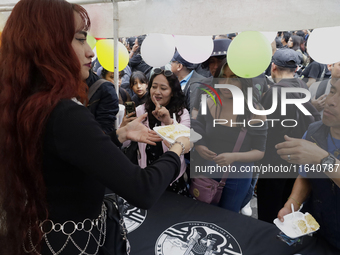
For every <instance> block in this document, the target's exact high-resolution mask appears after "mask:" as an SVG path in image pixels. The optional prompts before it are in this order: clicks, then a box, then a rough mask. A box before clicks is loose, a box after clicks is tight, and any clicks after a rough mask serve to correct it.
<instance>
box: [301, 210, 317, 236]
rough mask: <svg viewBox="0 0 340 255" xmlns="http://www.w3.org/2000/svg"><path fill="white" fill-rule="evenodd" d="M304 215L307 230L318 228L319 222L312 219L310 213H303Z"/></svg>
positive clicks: (311, 230)
mask: <svg viewBox="0 0 340 255" xmlns="http://www.w3.org/2000/svg"><path fill="white" fill-rule="evenodd" d="M304 217H305V220H306V222H307V225H308V228H309V232H313V231H316V230H318V229H319V228H320V225H319V223H317V221H316V220H315V219H314V217H313V216H312V215H310V214H309V213H305V216H304Z"/></svg>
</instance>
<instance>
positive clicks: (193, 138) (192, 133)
mask: <svg viewBox="0 0 340 255" xmlns="http://www.w3.org/2000/svg"><path fill="white" fill-rule="evenodd" d="M201 139H202V136H201V135H200V134H199V133H197V132H195V130H193V129H192V128H191V129H190V142H192V143H196V142H197V141H199V140H201Z"/></svg>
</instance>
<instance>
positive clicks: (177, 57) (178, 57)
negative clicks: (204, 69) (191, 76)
mask: <svg viewBox="0 0 340 255" xmlns="http://www.w3.org/2000/svg"><path fill="white" fill-rule="evenodd" d="M171 61H177V62H178V63H180V64H182V65H184V66H185V67H186V68H188V69H194V68H195V65H194V64H193V63H190V62H188V61H186V60H185V59H184V58H182V56H181V55H180V54H179V53H178V51H176V52H175V54H174V56H173V57H172V59H171Z"/></svg>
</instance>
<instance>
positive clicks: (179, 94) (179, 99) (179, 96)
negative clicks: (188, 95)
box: [145, 73, 186, 129]
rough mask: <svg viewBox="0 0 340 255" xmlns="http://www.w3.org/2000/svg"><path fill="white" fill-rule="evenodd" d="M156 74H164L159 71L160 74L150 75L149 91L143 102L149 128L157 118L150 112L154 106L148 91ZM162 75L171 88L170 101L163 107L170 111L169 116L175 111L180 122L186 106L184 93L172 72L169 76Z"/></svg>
mask: <svg viewBox="0 0 340 255" xmlns="http://www.w3.org/2000/svg"><path fill="white" fill-rule="evenodd" d="M158 75H164V74H163V73H161V74H155V73H154V74H153V75H152V76H151V78H150V81H149V84H148V91H149V93H148V95H147V99H146V102H145V112H147V113H148V119H149V127H150V128H151V129H152V128H153V127H154V126H155V124H156V123H157V122H158V120H157V119H156V118H155V116H154V115H153V114H152V111H153V110H155V108H156V106H155V104H154V103H153V102H152V100H151V93H150V91H151V87H152V83H153V80H154V79H155V77H156V76H158ZM164 77H165V78H166V79H167V81H168V83H169V86H170V88H171V93H172V97H171V99H170V102H169V104H168V105H167V106H165V107H166V109H168V111H169V113H170V117H172V115H173V113H175V115H176V120H177V122H180V121H181V117H180V116H181V115H182V114H183V110H184V108H185V107H186V101H185V95H184V93H183V91H182V88H181V85H180V83H179V81H178V78H177V76H176V75H174V74H172V75H170V76H165V75H164Z"/></svg>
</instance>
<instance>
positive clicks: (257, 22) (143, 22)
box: [0, 0, 340, 38]
mask: <svg viewBox="0 0 340 255" xmlns="http://www.w3.org/2000/svg"><path fill="white" fill-rule="evenodd" d="M119 1H120V2H118V13H119V14H118V18H119V36H120V37H127V36H134V35H140V34H148V33H163V34H175V35H217V34H227V33H232V32H241V31H247V30H256V31H286V30H300V29H307V28H318V27H332V26H340V4H339V1H338V0H323V1H320V0H299V1H296V0H285V1H282V0H272V1H268V0H139V1H128V0H125V1H124V0H123V1H122V0H119ZM16 2H17V0H2V1H1V4H0V10H1V8H3V9H2V10H4V7H6V6H7V7H8V6H13V5H14V4H15V3H16ZM70 2H75V3H81V4H82V5H83V6H84V7H85V8H86V9H87V11H88V12H89V15H90V18H91V23H92V28H91V31H90V34H92V35H93V36H95V37H100V38H110V37H111V38H112V37H113V3H112V2H110V0H70ZM8 15H9V12H8V11H2V12H0V30H2V28H3V26H4V24H5V22H6V20H7V17H8Z"/></svg>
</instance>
